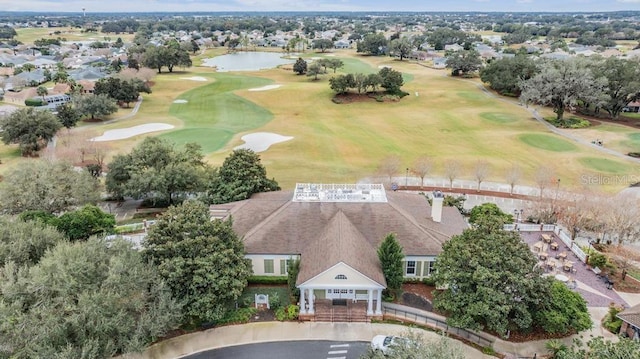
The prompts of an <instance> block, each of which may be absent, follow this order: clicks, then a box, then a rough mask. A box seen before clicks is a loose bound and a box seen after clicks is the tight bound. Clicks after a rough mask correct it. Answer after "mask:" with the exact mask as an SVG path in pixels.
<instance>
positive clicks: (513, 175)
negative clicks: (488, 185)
mask: <svg viewBox="0 0 640 359" xmlns="http://www.w3.org/2000/svg"><path fill="white" fill-rule="evenodd" d="M521 177H522V170H521V169H520V166H518V165H516V164H514V165H513V166H511V168H509V170H507V173H506V176H505V178H506V180H507V183H508V184H509V187H510V190H509V194H511V195H512V194H513V188H514V187H515V186H516V184H517V183H518V182H519V181H520V178H521Z"/></svg>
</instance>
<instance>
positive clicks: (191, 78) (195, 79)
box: [180, 76, 208, 81]
mask: <svg viewBox="0 0 640 359" xmlns="http://www.w3.org/2000/svg"><path fill="white" fill-rule="evenodd" d="M180 80H191V81H208V80H207V79H206V78H204V77H202V76H193V77H181V78H180Z"/></svg>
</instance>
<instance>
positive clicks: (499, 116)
mask: <svg viewBox="0 0 640 359" xmlns="http://www.w3.org/2000/svg"><path fill="white" fill-rule="evenodd" d="M480 117H482V118H483V119H485V120H487V121H489V122H493V123H497V124H501V125H502V124H507V123H512V122H516V121H518V118H517V117H516V116H514V115H513V114H510V113H504V112H483V113H481V114H480Z"/></svg>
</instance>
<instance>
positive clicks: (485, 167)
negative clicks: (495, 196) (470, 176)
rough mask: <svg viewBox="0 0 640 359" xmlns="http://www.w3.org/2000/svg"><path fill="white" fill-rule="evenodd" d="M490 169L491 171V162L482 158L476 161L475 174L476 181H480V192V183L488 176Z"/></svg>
mask: <svg viewBox="0 0 640 359" xmlns="http://www.w3.org/2000/svg"><path fill="white" fill-rule="evenodd" d="M489 171H491V166H490V165H489V162H487V161H485V160H480V161H478V162H477V163H476V168H475V175H476V181H477V182H478V192H480V184H481V183H482V181H484V180H485V178H487V176H488V175H489Z"/></svg>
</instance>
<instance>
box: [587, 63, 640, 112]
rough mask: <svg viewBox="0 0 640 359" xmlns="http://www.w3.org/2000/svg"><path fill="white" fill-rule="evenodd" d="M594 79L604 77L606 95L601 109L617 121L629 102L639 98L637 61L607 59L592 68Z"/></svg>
mask: <svg viewBox="0 0 640 359" xmlns="http://www.w3.org/2000/svg"><path fill="white" fill-rule="evenodd" d="M594 68H595V69H594V76H595V77H598V78H599V77H604V78H605V79H606V85H605V87H604V91H605V93H606V94H607V98H606V101H605V102H604V104H603V105H602V107H603V108H604V109H605V110H606V111H607V112H608V113H609V115H611V118H613V119H617V118H618V116H619V115H620V113H621V112H622V111H623V110H624V108H625V107H626V106H627V105H628V104H629V102H633V101H636V100H637V99H638V98H639V97H640V80H639V78H640V62H639V61H638V60H637V59H621V58H618V57H609V58H607V59H606V60H604V61H600V62H599V63H597V64H596V66H595V67H594Z"/></svg>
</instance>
